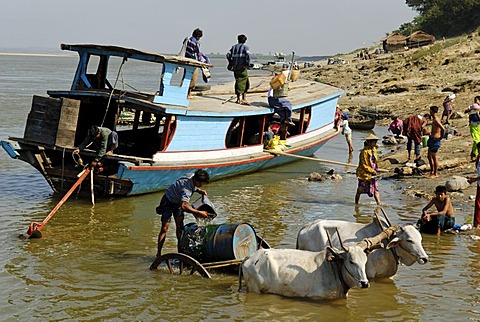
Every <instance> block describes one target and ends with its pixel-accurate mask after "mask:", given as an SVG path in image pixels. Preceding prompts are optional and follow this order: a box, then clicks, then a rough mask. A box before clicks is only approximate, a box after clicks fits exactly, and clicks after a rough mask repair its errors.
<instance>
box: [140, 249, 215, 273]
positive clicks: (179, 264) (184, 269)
mask: <svg viewBox="0 0 480 322" xmlns="http://www.w3.org/2000/svg"><path fill="white" fill-rule="evenodd" d="M161 263H165V264H166V266H167V268H168V270H169V271H170V274H176V275H182V274H190V275H193V274H194V273H195V272H197V273H198V274H200V275H201V276H202V277H206V278H211V276H210V274H209V273H208V272H207V270H206V269H205V267H203V266H202V264H200V263H199V262H198V261H197V260H196V259H194V258H192V257H190V256H188V255H185V254H181V253H168V254H165V255H162V256H160V257H158V258H156V259H155V261H154V262H153V263H152V265H151V266H150V269H157V267H158V266H160V264H161Z"/></svg>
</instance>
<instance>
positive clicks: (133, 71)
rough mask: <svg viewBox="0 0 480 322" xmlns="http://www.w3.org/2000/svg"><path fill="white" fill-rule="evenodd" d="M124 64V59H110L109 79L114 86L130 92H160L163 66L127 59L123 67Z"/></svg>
mask: <svg viewBox="0 0 480 322" xmlns="http://www.w3.org/2000/svg"><path fill="white" fill-rule="evenodd" d="M122 62H123V58H122V57H110V61H109V63H108V72H107V78H108V81H109V82H110V84H111V85H112V86H114V87H115V88H116V89H120V90H124V91H128V92H141V93H155V92H157V91H158V87H159V81H160V79H161V75H162V70H163V64H154V63H151V62H145V61H139V60H135V59H127V61H125V62H124V63H123V65H122ZM117 75H118V80H117ZM115 84H116V85H115Z"/></svg>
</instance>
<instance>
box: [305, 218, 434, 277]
mask: <svg viewBox="0 0 480 322" xmlns="http://www.w3.org/2000/svg"><path fill="white" fill-rule="evenodd" d="M382 222H383V223H384V224H385V222H384V221H383V220H382ZM336 228H338V232H339V233H340V235H341V236H342V240H343V241H344V242H358V241H361V240H362V239H364V238H368V237H372V236H375V235H377V234H379V233H380V232H381V231H382V230H381V228H380V225H379V223H378V221H377V219H374V220H373V222H372V223H370V224H359V223H353V222H348V221H342V220H324V219H319V220H316V221H314V222H313V223H311V224H309V225H306V226H305V227H303V228H302V229H301V230H300V231H299V233H298V236H297V248H298V249H303V250H309V251H314V252H317V251H320V250H322V249H324V248H325V247H327V246H328V245H329V244H328V238H327V234H326V231H329V232H332V231H334V230H335V229H336ZM332 240H333V243H334V245H335V244H336V241H337V240H336V239H335V236H332ZM337 243H338V241H337ZM427 261H428V255H427V253H426V252H425V250H424V249H423V246H422V235H421V234H420V233H419V232H418V230H417V229H416V228H415V227H414V226H413V225H404V226H402V227H400V228H399V231H398V233H397V235H396V236H395V237H394V238H393V239H392V240H391V241H390V242H389V243H388V244H387V247H386V249H385V248H380V249H376V250H374V251H372V252H371V253H370V254H369V255H368V261H367V266H366V272H367V276H368V278H375V277H391V276H393V275H395V274H396V273H397V270H398V264H399V263H402V264H405V265H407V266H411V265H413V264H414V263H415V262H418V263H419V264H425V263H426V262H427Z"/></svg>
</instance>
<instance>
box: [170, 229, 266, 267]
mask: <svg viewBox="0 0 480 322" xmlns="http://www.w3.org/2000/svg"><path fill="white" fill-rule="evenodd" d="M178 246H179V251H180V252H181V253H184V254H187V255H190V256H192V257H193V258H195V259H197V260H198V261H199V262H218V261H226V260H233V259H243V258H244V257H246V256H247V255H249V254H251V253H253V252H254V251H256V250H257V249H258V244H257V239H256V234H255V230H254V229H253V227H252V226H250V225H249V224H246V223H241V224H220V225H206V226H204V227H198V226H197V225H196V224H195V223H191V224H187V225H186V226H185V230H184V233H183V234H182V238H181V239H180V242H179V245H178Z"/></svg>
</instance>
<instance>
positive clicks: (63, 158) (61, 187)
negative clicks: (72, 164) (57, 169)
mask: <svg viewBox="0 0 480 322" xmlns="http://www.w3.org/2000/svg"><path fill="white" fill-rule="evenodd" d="M74 160H75V158H74ZM64 175H65V148H63V153H62V181H61V183H60V190H62V191H63V179H64Z"/></svg>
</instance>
